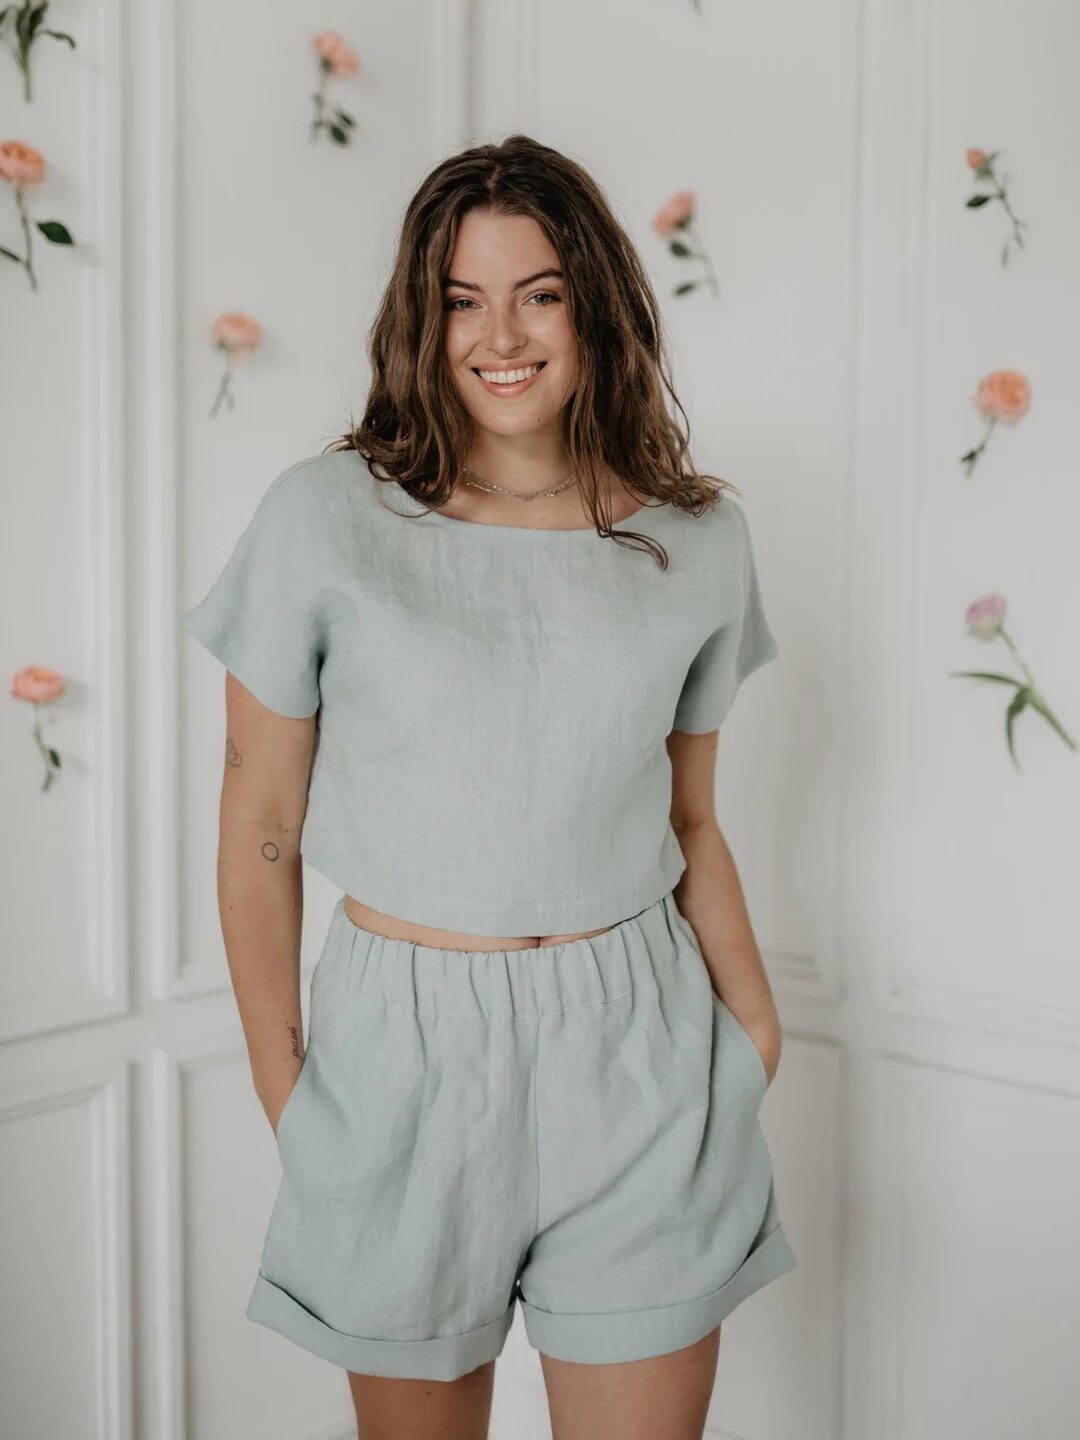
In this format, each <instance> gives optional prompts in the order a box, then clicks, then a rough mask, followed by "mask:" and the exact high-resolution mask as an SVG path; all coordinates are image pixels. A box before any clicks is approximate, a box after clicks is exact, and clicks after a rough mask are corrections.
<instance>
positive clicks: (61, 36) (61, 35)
mask: <svg viewBox="0 0 1080 1440" xmlns="http://www.w3.org/2000/svg"><path fill="white" fill-rule="evenodd" d="M41 33H42V35H51V36H52V38H53V39H54V40H66V41H67V43H68V44H69V45H70V46H71V48H72V50H74V49H75V48H76V47H75V41H74V40H73V39H72V38H71V36H70V35H68V34H66V33H65V32H64V31H63V30H42V32H41Z"/></svg>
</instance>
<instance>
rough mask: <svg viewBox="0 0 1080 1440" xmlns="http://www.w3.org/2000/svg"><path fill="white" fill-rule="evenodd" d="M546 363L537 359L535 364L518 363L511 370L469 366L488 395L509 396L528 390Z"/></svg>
mask: <svg viewBox="0 0 1080 1440" xmlns="http://www.w3.org/2000/svg"><path fill="white" fill-rule="evenodd" d="M546 364H547V361H546V360H539V361H537V363H536V364H535V365H518V366H515V367H514V369H512V370H507V369H500V370H488V369H485V368H482V367H481V366H478V365H472V366H470V367H469V368H470V369H471V370H472V372H473V374H474V375H475V376H476V377H477V379H478V380H479V381H480V383H481V385H483V387H484V388H485V390H487V392H488V394H489V395H502V396H511V395H521V394H523V393H524V392H525V391H526V390H528V388H529V386H530V385H532V384H533V383H534V381H535V380H536V379H537V377H538V376H539V375H540V373H541V371H542V370H543V369H544V366H545V365H546Z"/></svg>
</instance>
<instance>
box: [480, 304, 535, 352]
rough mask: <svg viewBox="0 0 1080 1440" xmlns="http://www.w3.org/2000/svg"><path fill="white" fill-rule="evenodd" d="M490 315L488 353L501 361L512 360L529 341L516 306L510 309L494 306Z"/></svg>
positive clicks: (513, 305) (512, 305)
mask: <svg viewBox="0 0 1080 1440" xmlns="http://www.w3.org/2000/svg"><path fill="white" fill-rule="evenodd" d="M488 315H489V317H490V318H489V324H488V336H487V348H488V353H489V354H491V355H493V356H495V357H496V358H497V359H499V360H512V359H513V358H514V356H515V355H516V354H518V353H519V352H520V351H521V349H522V348H523V346H525V345H527V344H528V341H529V337H528V335H527V334H526V333H525V329H524V326H523V325H522V324H521V321H520V319H519V318H518V314H517V307H516V305H515V304H511V306H510V307H509V308H508V309H504V308H503V307H501V306H498V305H496V306H493V307H492V308H491V310H489V312H488Z"/></svg>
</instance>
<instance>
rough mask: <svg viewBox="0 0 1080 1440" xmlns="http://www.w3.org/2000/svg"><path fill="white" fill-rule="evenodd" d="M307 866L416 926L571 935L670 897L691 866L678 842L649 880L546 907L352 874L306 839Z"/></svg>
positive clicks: (505, 933)
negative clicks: (485, 899)
mask: <svg viewBox="0 0 1080 1440" xmlns="http://www.w3.org/2000/svg"><path fill="white" fill-rule="evenodd" d="M301 854H302V858H303V860H304V862H305V864H307V865H310V866H311V868H312V869H313V870H317V871H318V873H319V874H320V875H322V876H323V877H324V878H325V879H327V880H329V881H330V882H331V884H333V885H335V886H336V887H337V888H338V889H339V890H341V891H342V893H343V894H345V895H351V896H352V898H353V899H354V900H358V901H359V902H360V904H362V905H369V906H370V907H371V908H372V909H373V910H379V911H381V912H382V913H383V914H384V915H393V916H395V917H396V918H397V919H399V920H404V921H407V922H409V923H410V924H413V925H425V926H428V927H430V928H432V929H435V930H455V931H457V932H458V933H459V934H462V935H497V936H522V935H571V934H574V935H576V934H578V933H579V932H581V931H585V930H598V929H600V928H601V926H605V925H617V924H618V923H619V921H620V920H625V919H627V918H628V917H629V916H630V915H636V914H638V913H639V911H641V910H644V909H645V908H646V907H647V906H649V905H652V904H653V903H654V902H655V901H657V900H660V899H662V898H663V896H665V895H666V894H667V893H668V892H669V891H670V890H671V889H672V888H673V887H674V885H675V883H676V881H677V880H678V879H679V877H680V875H681V874H682V873H683V871H684V870H685V869H686V859H685V857H684V856H683V854H682V851H681V849H680V848H679V847H678V845H675V846H672V847H671V848H670V849H669V850H666V851H665V853H664V854H663V855H662V856H661V858H660V861H659V862H658V863H657V864H656V865H655V866H654V867H653V869H652V871H651V872H650V874H649V875H648V877H647V878H646V879H645V880H639V881H637V882H636V883H635V884H633V885H628V886H625V887H624V888H623V889H621V890H618V891H608V892H606V893H605V894H603V895H589V896H586V897H584V898H580V899H577V900H572V901H560V900H559V898H558V896H552V897H551V898H550V899H549V900H545V901H543V903H542V906H540V907H536V906H531V905H527V906H523V905H521V904H519V903H518V904H509V905H507V904H487V903H482V902H481V903H478V902H477V901H476V900H475V898H470V897H467V896H461V895H452V896H448V895H435V894H432V892H431V891H430V890H427V889H425V887H424V885H423V882H422V881H420V882H411V883H410V882H408V881H406V882H405V883H404V884H401V885H396V884H393V883H391V882H387V881H385V880H381V879H380V878H379V877H378V876H376V875H348V874H346V873H345V872H344V871H342V870H339V869H338V868H337V866H336V864H335V863H334V862H333V861H332V860H330V859H329V858H328V857H326V856H325V855H323V854H322V853H321V852H320V850H319V848H318V845H317V844H316V843H315V842H314V841H313V840H302V842H301Z"/></svg>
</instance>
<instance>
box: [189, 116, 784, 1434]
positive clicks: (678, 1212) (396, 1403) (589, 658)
mask: <svg viewBox="0 0 1080 1440" xmlns="http://www.w3.org/2000/svg"><path fill="white" fill-rule="evenodd" d="M370 355H371V362H372V366H371V368H372V384H371V391H370V394H369V397H368V401H367V407H366V410H365V413H364V416H363V420H362V422H361V424H360V425H358V426H354V427H353V428H352V429H350V431H349V433H348V434H347V435H346V436H344V437H343V438H342V440H341V441H340V442H339V443H338V444H337V445H335V446H334V447H332V448H331V450H330V451H329V453H325V454H323V455H320V456H316V457H310V458H307V459H304V460H300V461H298V462H297V463H295V464H294V465H291V466H289V467H288V468H287V469H286V470H284V471H283V472H282V473H281V474H279V475H278V477H277V478H276V479H275V480H274V481H273V483H272V484H271V485H270V486H269V488H268V489H267V491H266V492H265V494H264V495H263V497H262V499H261V501H260V503H259V505H258V507H257V508H256V511H255V514H254V515H253V517H252V519H251V522H250V524H249V525H248V527H247V529H246V530H245V531H244V533H243V534H242V535H241V537H240V539H239V540H238V541H237V544H236V547H235V549H234V551H233V554H232V556H231V557H230V559H229V561H228V563H227V564H226V566H225V568H224V570H223V571H222V572H221V574H220V576H219V577H218V580H217V581H216V583H215V584H214V586H213V587H212V589H211V590H210V592H209V594H207V596H206V597H205V599H204V600H203V601H202V602H201V604H200V605H198V606H196V607H195V608H194V609H193V610H192V611H190V612H189V613H188V615H187V616H185V620H184V624H185V628H186V629H187V630H188V631H189V633H190V634H192V635H193V636H194V637H195V638H196V639H198V640H199V641H201V643H202V644H203V645H205V646H206V648H207V649H209V650H210V651H211V653H213V654H214V655H216V656H217V657H218V659H219V660H221V661H222V662H223V663H224V664H225V665H226V667H227V669H228V670H229V672H230V681H229V687H228V688H227V697H228V706H229V713H228V723H229V727H230V741H231V749H230V754H233V755H236V754H239V755H240V756H242V757H243V762H244V763H242V764H241V765H239V766H236V765H233V766H231V767H230V768H229V770H228V773H227V775H226V780H225V785H224V787H223V802H222V841H221V847H222V851H223V856H222V862H221V864H220V865H219V875H220V876H221V877H222V878H221V881H220V890H221V903H222V907H223V916H224V917H225V922H224V923H225V924H226V925H227V932H228V933H227V938H226V943H227V948H228V950H229V960H230V969H231V971H232V973H233V975H234V977H235V979H236V989H237V999H238V1003H239V1004H240V1005H241V1007H242V1010H243V1018H244V1029H245V1033H246V1034H247V1035H248V1036H249V1044H250V1046H251V1049H252V1053H253V1068H254V1070H255V1073H256V1075H257V1077H258V1079H257V1084H258V1088H259V1091H260V1095H261V1096H262V1097H263V1098H264V1104H265V1105H266V1108H267V1111H268V1114H270V1115H271V1123H272V1124H274V1125H275V1127H276V1133H277V1135H278V1140H279V1153H280V1156H281V1161H282V1169H283V1178H282V1184H281V1187H280V1189H279V1193H278V1197H277V1200H276V1203H275V1206H274V1210H273V1213H272V1215H271V1220H270V1225H269V1227H268V1231H267V1236H266V1240H265V1243H264V1248H263V1253H262V1257H261V1261H260V1266H259V1273H258V1276H257V1278H256V1283H255V1287H254V1290H253V1292H252V1295H251V1299H250V1302H249V1306H248V1315H249V1317H250V1318H251V1319H253V1320H256V1321H258V1322H260V1323H262V1324H265V1325H269V1326H271V1327H273V1328H274V1329H277V1330H279V1331H281V1332H282V1333H283V1334H285V1335H287V1336H289V1337H290V1338H291V1339H293V1340H294V1341H295V1342H296V1343H297V1344H299V1345H302V1346H304V1347H305V1348H307V1349H309V1350H311V1351H313V1352H314V1353H316V1354H319V1355H322V1356H323V1357H324V1358H326V1359H328V1360H330V1361H332V1362H333V1363H335V1364H337V1365H340V1366H342V1367H344V1368H345V1369H346V1370H347V1371H348V1372H349V1384H350V1387H351V1390H352V1394H353V1398H354V1400H355V1402H356V1408H357V1416H358V1421H359V1424H360V1430H361V1433H368V1432H369V1431H370V1430H372V1429H378V1430H379V1432H380V1433H395V1434H396V1433H405V1432H406V1431H414V1432H415V1433H420V1432H421V1431H422V1430H424V1429H425V1426H427V1429H426V1432H425V1433H432V1428H431V1426H430V1425H429V1424H428V1421H429V1420H430V1415H431V1411H430V1408H427V1409H425V1407H430V1405H431V1403H432V1402H431V1399H430V1396H431V1393H432V1392H431V1387H430V1386H423V1385H419V1386H416V1387H414V1388H409V1387H408V1386H405V1387H402V1388H400V1389H399V1390H397V1391H390V1390H388V1389H387V1387H386V1384H385V1381H386V1380H387V1379H389V1378H394V1379H398V1380H402V1381H409V1380H413V1381H425V1380H436V1379H437V1380H442V1381H445V1382H447V1387H446V1389H445V1390H442V1391H441V1392H440V1399H439V1402H438V1405H439V1417H440V1425H439V1426H436V1427H435V1428H436V1429H439V1430H440V1433H450V1431H451V1429H453V1430H454V1433H460V1434H465V1433H470V1434H471V1433H476V1434H480V1433H483V1431H484V1426H485V1424H486V1411H487V1409H488V1408H489V1407H490V1399H491V1374H492V1367H493V1366H494V1362H495V1359H496V1357H497V1356H498V1355H499V1354H500V1352H501V1350H502V1348H503V1345H504V1343H505V1340H506V1335H507V1332H508V1330H509V1326H510V1322H511V1319H512V1316H513V1311H514V1307H515V1304H516V1303H517V1301H518V1300H520V1301H521V1303H522V1305H523V1309H524V1315H525V1321H526V1330H527V1333H528V1336H529V1339H530V1341H531V1343H532V1344H533V1345H534V1346H535V1347H536V1348H537V1349H538V1350H540V1352H541V1355H542V1357H543V1362H544V1375H545V1381H546V1383H547V1386H548V1393H549V1395H550V1396H551V1397H552V1400H553V1402H554V1403H555V1404H557V1405H558V1406H559V1407H560V1408H561V1409H563V1410H565V1408H566V1406H567V1404H568V1403H570V1402H569V1400H568V1397H569V1396H570V1395H571V1394H573V1396H574V1398H573V1401H572V1404H573V1408H574V1412H575V1418H576V1420H577V1421H578V1422H580V1427H581V1428H580V1433H583V1434H601V1433H607V1432H606V1431H605V1429H604V1427H605V1425H606V1424H607V1417H610V1415H611V1414H612V1413H614V1412H613V1409H612V1406H613V1404H614V1403H615V1400H616V1397H618V1403H619V1404H620V1405H625V1404H627V1403H629V1402H628V1401H627V1398H626V1397H627V1394H628V1393H631V1394H632V1400H633V1406H634V1413H635V1415H636V1416H637V1420H638V1422H639V1423H640V1425H641V1427H643V1428H642V1429H641V1430H640V1432H639V1433H643V1434H644V1433H648V1434H660V1433H674V1432H672V1431H671V1429H670V1424H671V1416H672V1415H674V1414H676V1413H683V1414H685V1417H686V1418H685V1423H682V1424H681V1428H680V1429H679V1432H678V1433H679V1437H680V1440H684V1437H687V1440H689V1437H692V1436H696V1435H700V1425H699V1424H698V1420H697V1419H696V1418H695V1417H703V1416H704V1413H705V1410H706V1408H707V1399H708V1393H709V1390H710V1389H711V1385H712V1379H713V1376H714V1374H715V1366H716V1358H717V1344H718V1339H719V1327H720V1322H721V1320H722V1319H723V1317H724V1316H725V1315H727V1314H729V1313H730V1312H731V1311H732V1310H733V1309H734V1308H735V1307H736V1306H737V1305H739V1304H741V1303H742V1301H743V1300H744V1299H746V1298H747V1297H748V1296H749V1295H751V1294H753V1293H754V1292H755V1291H756V1290H759V1289H761V1288H762V1287H763V1286H765V1285H767V1284H768V1283H770V1281H772V1280H774V1279H776V1278H777V1277H778V1276H780V1275H782V1274H784V1273H785V1272H786V1271H788V1270H790V1269H791V1268H792V1267H793V1266H794V1264H795V1259H794V1255H793V1253H792V1251H791V1249H790V1247H789V1245H788V1242H787V1239H786V1237H785V1235H784V1231H783V1229H782V1227H781V1224H780V1218H779V1212H778V1206H777V1200H776V1196H775V1193H774V1188H773V1178H772V1167H771V1162H770V1159H769V1153H768V1150H767V1147H766V1146H765V1142H764V1138H763V1136H762V1132H761V1129H760V1125H759V1121H758V1109H759V1106H760V1104H761V1102H762V1099H763V1097H764V1094H765V1091H766V1089H767V1086H768V1084H769V1083H770V1081H771V1080H772V1077H773V1075H774V1074H775V1072H776V1068H777V1063H778V1060H779V1022H778V1020H777V1017H776V1012H775V1007H774V1006H773V1003H772V995H771V991H770V989H769V984H768V979H767V977H766V975H765V971H764V967H763V965H762V963H761V956H760V953H759V951H758V949H757V946H756V943H755V940H754V936H753V932H752V929H751V927H750V923H749V918H748V916H747V914H746V907H745V903H744V901H743V897H742V893H741V889H740V887H739V881H738V875H737V873H736V871H735V868H734V863H733V861H732V859H731V856H730V853H729V851H728V849H727V846H726V845H725V843H724V841H723V837H722V836H721V834H720V831H719V827H718V825H717V822H716V815H715V809H714V799H713V790H714V780H715V754H716V743H715V742H716V732H717V729H718V727H719V726H720V724H721V723H722V722H723V721H724V719H725V718H726V716H727V713H728V711H729V709H730V707H731V705H732V703H733V701H734V698H735V695H736V692H737V690H738V688H739V686H740V685H741V683H742V682H743V681H744V680H745V679H746V677H747V676H749V675H750V674H752V673H753V672H754V671H755V670H757V669H758V668H759V667H761V666H763V665H765V664H766V662H768V661H770V660H772V659H773V658H774V657H775V656H776V654H777V646H776V642H775V640H774V638H773V635H772V632H771V630H770V628H769V625H768V622H767V621H766V618H765V611H764V606H763V603H762V597H761V590H760V586H759V582H758V576H757V569H756V566H755V561H754V552H753V546H752V544H751V539H750V530H749V525H748V521H747V517H746V514H745V513H744V510H743V508H742V507H741V506H740V505H739V504H737V503H736V502H735V501H734V500H732V499H730V498H729V497H728V496H727V495H726V494H725V493H724V492H725V490H726V489H727V488H728V487H727V486H725V485H723V483H722V482H716V483H714V482H713V480H712V478H711V477H708V476H705V475H702V474H700V473H699V472H698V471H697V470H696V469H695V468H694V467H693V466H691V465H690V464H689V463H688V460H687V442H686V437H685V436H684V434H683V433H682V431H681V430H680V429H679V427H678V426H677V425H676V423H675V421H674V420H673V419H672V418H671V416H670V415H669V414H668V413H667V410H666V406H665V403H664V401H665V394H666V390H667V388H668V387H669V385H670V382H669V380H668V378H667V373H666V372H667V366H666V359H665V356H664V353H663V347H662V344H661V333H660V324H659V317H658V313H657V307H656V301H655V297H654V295H653V293H652V290H651V287H650V286H649V283H648V280H647V277H646V276H645V274H644V271H643V270H642V267H641V264H640V261H639V260H638V258H637V256H636V254H635V252H634V250H633V247H632V246H631V244H630V242H629V240H628V239H627V237H626V235H625V234H624V232H623V231H622V229H621V227H620V226H619V225H618V223H617V221H616V220H615V218H614V216H613V214H612V211H611V209H610V207H609V205H608V204H607V201H606V200H605V198H604V196H603V195H602V193H601V191H600V189H599V187H598V186H597V185H596V183H595V181H593V180H592V179H591V178H590V177H589V176H588V175H587V174H586V173H585V172H584V171H583V170H582V169H581V168H580V167H579V166H578V165H576V164H575V163H574V162H573V161H571V160H569V159H567V158H566V157H565V156H562V155H560V154H559V153H558V152H557V151H554V150H551V149H549V148H547V147H545V146H542V145H540V144H538V143H537V142H535V141H533V140H530V139H528V138H527V137H524V136H514V137H512V138H511V139H509V140H507V141H506V142H505V143H504V144H502V145H497V146H480V147H477V148H476V149H473V150H467V151H465V152H463V153H462V154H460V155H457V156H453V157H451V158H450V159H448V160H446V161H444V162H443V163H442V164H440V165H439V166H438V167H436V169H435V170H434V171H433V172H432V173H431V175H429V176H428V177H427V179H426V180H425V181H424V182H423V184H422V185H421V186H420V188H419V190H418V191H417V194H416V195H415V196H414V198H413V200H412V202H411V203H410V205H409V207H408V210H407V212H406V216H405V220H404V224H403V227H402V235H401V238H400V242H399V245H398V249H397V260H396V264H395V267H394V270H393V274H392V276H391V279H390V282H389V285H388V287H387V290H386V293H385V295H384V296H383V299H382V302H381V305H380V308H379V312H378V315H377V317H376V320H375V323H374V326H373V329H372V334H371V339H370ZM309 770H310V775H309V773H308V772H309ZM301 776H302V777H303V787H304V788H305V793H304V795H303V796H302V797H301V795H300V793H299V792H300V789H301V788H302V787H301V779H300V777H301ZM256 842H258V843H256ZM268 845H272V846H273V847H274V852H273V853H274V854H275V856H276V857H277V858H276V859H275V861H274V863H273V864H272V865H267V863H266V860H265V858H264V857H265V856H266V854H267V853H268V852H267V848H266V847H267V846H268ZM301 856H302V857H303V859H305V860H307V862H308V863H309V864H310V865H311V866H312V867H313V868H315V869H316V870H318V871H320V872H321V873H322V874H323V875H324V876H326V877H327V878H328V879H329V880H331V881H332V882H333V884H334V885H335V888H337V889H338V890H340V892H341V898H340V900H339V901H338V904H337V905H336V906H335V909H334V913H333V917H332V921H331V925H330V929H329V931H328V933H327V936H326V939H325V942H324V945H323V949H322V952H321V954H320V957H319V961H318V964H317V966H316V969H315V973H314V975H313V978H312V992H311V993H312V1000H311V1011H310V1022H309V1035H308V1044H307V1050H306V1052H305V1053H304V1055H303V1057H300V1056H299V1055H297V1054H295V1053H294V1052H293V1051H292V1050H290V1051H289V1053H288V1054H285V1055H282V1054H281V1047H282V1044H283V1040H284V1037H285V1036H291V1035H295V1034H296V1031H297V1022H298V1011H299V996H298V988H297V979H296V976H297V954H296V948H297V940H296V937H297V936H298V934H299V919H300V911H299V903H300V895H301V888H300V887H301V872H300V860H301ZM268 871H269V872H270V874H269V875H268V874H267V872H268ZM282 996H284V997H286V998H285V999H284V1000H282V999H281V997H282ZM294 996H295V999H294ZM721 996H722V997H723V998H722V999H721ZM279 1037H281V1038H279ZM275 1047H277V1048H275ZM298 1060H299V1062H300V1063H299V1064H298V1063H297V1061H298ZM673 1217H675V1218H673ZM629 1361H648V1362H649V1364H648V1366H647V1368H645V1369H641V1370H638V1369H634V1370H633V1371H632V1372H631V1371H630V1370H628V1367H627V1362H629ZM565 1362H570V1364H569V1366H568V1367H567V1368H566V1369H562V1368H560V1367H561V1366H562V1365H563V1364H564V1363H565ZM582 1365H588V1366H590V1367H591V1373H590V1385H589V1387H588V1393H582V1391H581V1389H580V1388H579V1387H576V1382H575V1381H574V1379H573V1375H574V1372H576V1371H578V1370H579V1368H580V1367H581V1366H582ZM680 1407H682V1409H680ZM376 1415H378V1416H379V1417H380V1420H379V1424H378V1425H376V1424H375V1421H374V1419H373V1417H374V1416H376ZM425 1417H426V1418H425ZM440 1427H441V1428H440ZM665 1427H666V1428H665ZM695 1427H696V1428H695Z"/></svg>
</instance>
